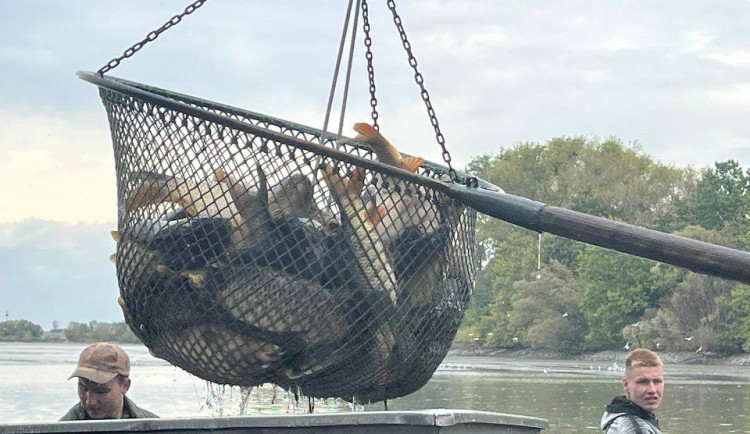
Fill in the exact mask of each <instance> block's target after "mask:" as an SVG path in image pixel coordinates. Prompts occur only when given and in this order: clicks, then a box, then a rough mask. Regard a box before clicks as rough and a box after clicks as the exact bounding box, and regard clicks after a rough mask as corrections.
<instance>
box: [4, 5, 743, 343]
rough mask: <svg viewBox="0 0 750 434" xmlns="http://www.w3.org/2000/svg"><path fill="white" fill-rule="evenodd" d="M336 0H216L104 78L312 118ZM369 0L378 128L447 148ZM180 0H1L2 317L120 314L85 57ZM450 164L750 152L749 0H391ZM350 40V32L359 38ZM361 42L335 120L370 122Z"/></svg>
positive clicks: (123, 41) (108, 53)
mask: <svg viewBox="0 0 750 434" xmlns="http://www.w3.org/2000/svg"><path fill="white" fill-rule="evenodd" d="M346 3H347V2H346V1H344V0H336V1H332V0H316V1H313V0H276V1H269V0H264V1H259V0H258V1H252V0H244V1H240V0H210V1H209V2H208V3H206V5H205V6H204V7H203V8H202V9H200V10H198V11H197V12H196V13H195V14H193V15H192V16H189V17H187V18H186V19H185V21H184V22H183V23H182V24H180V25H179V26H177V27H175V28H173V29H171V30H170V31H168V32H166V33H165V34H163V35H162V36H161V37H160V38H159V39H158V40H157V41H156V42H154V43H152V44H150V45H147V46H146V47H145V48H144V49H143V50H142V51H141V52H140V53H138V54H136V56H135V57H133V58H132V59H127V60H125V61H124V62H123V64H122V65H121V66H120V67H118V68H117V69H115V70H114V71H113V72H111V73H110V74H111V75H116V76H120V77H124V78H128V79H131V80H135V81H140V82H144V83H147V84H151V85H155V86H159V87H164V88H167V89H171V90H176V91H179V92H183V93H188V94H193V95H197V96H200V97H203V98H206V99H210V100H216V101H220V102H224V103H227V104H230V105H235V106H239V107H243V108H247V109H250V110H253V111H257V112H262V113H266V114H269V115H273V116H277V117H281V118H284V119H288V120H291V121H295V122H300V123H304V124H307V125H310V126H314V127H320V126H322V123H323V116H324V110H325V104H326V101H327V95H328V87H329V85H330V79H331V74H332V71H333V66H334V62H335V55H336V51H337V48H338V42H339V37H340V33H341V25H342V22H343V18H344V14H345V10H346ZM384 3H385V2H383V1H371V2H370V15H371V17H370V18H371V25H372V28H373V30H372V36H373V40H374V42H373V51H374V55H375V74H376V80H377V86H378V100H379V108H380V124H381V131H383V133H384V134H385V135H386V136H388V137H389V138H391V139H392V141H393V142H394V143H397V144H399V145H400V148H401V149H402V150H403V151H405V152H408V153H411V154H416V155H421V156H424V157H425V158H427V159H430V160H435V161H440V159H441V157H440V150H439V148H438V145H437V144H436V142H435V139H434V136H433V134H432V132H431V127H430V124H429V122H428V119H427V116H426V114H425V109H424V105H423V103H422V101H421V99H420V97H419V93H418V89H417V87H416V85H415V83H414V81H413V77H412V73H411V71H410V68H409V66H408V64H407V62H406V56H405V54H404V52H403V49H402V48H401V45H400V41H399V39H398V36H397V34H396V32H395V28H394V25H393V22H392V20H391V18H390V17H389V12H388V10H387V8H386V7H385V4H384ZM186 5H187V1H177V0H161V1H155V0H129V1H113V0H76V1H67V2H63V1H39V0H3V1H0V76H1V77H2V79H1V80H0V155H2V156H3V158H2V159H0V184H1V185H3V186H4V187H3V188H2V189H0V191H1V193H0V194H1V195H2V196H0V199H1V200H0V267H1V269H0V271H2V275H0V315H4V314H5V311H6V310H7V311H8V312H9V316H10V318H27V319H32V320H34V321H36V322H38V323H41V324H42V325H43V326H44V327H45V328H49V324H50V323H51V321H52V319H57V320H60V321H62V322H63V323H65V322H67V321H70V320H76V321H88V320H92V319H98V320H106V321H115V320H120V319H121V316H120V312H119V310H118V308H117V305H116V302H115V300H116V298H117V288H116V281H115V277H114V268H113V266H112V265H111V264H110V263H109V261H108V260H107V256H108V255H109V254H110V253H111V252H112V251H114V243H113V242H112V241H111V239H110V238H109V235H108V231H109V230H110V229H113V228H114V221H115V218H116V208H115V175H114V164H113V159H112V151H111V142H110V137H109V130H108V125H107V120H106V116H105V113H104V109H103V107H102V106H101V102H100V101H99V99H98V94H97V92H96V89H95V87H93V86H92V85H90V84H88V83H85V82H83V81H81V80H79V79H78V78H76V76H75V72H76V71H77V70H93V71H95V70H97V69H98V68H99V67H101V66H102V65H103V64H105V63H106V62H107V61H108V60H109V59H111V58H113V57H115V56H117V55H119V54H120V53H122V51H123V50H124V49H125V48H127V47H129V46H130V45H132V44H133V43H134V42H136V41H139V40H141V39H142V38H143V37H144V36H145V35H146V34H147V33H148V32H149V31H151V30H153V29H155V28H157V27H159V26H160V25H161V24H162V23H163V22H165V21H166V20H167V19H168V18H169V17H171V16H172V15H174V14H176V13H177V12H180V11H182V10H183V9H184V7H185V6H186ZM397 5H398V7H399V12H400V13H401V15H402V17H403V22H404V26H405V28H406V31H407V34H408V36H409V39H410V41H411V42H412V47H413V50H414V53H415V55H416V56H417V59H418V61H419V68H420V71H421V72H422V74H423V75H424V77H425V84H426V86H427V89H428V90H429V92H430V95H431V97H432V103H433V105H434V107H435V109H436V112H437V115H438V118H439V120H440V125H441V128H442V131H443V133H444V134H445V137H446V140H447V143H448V144H447V146H448V149H449V150H450V151H451V153H452V156H453V159H454V161H455V162H456V164H457V166H459V167H462V166H463V165H464V164H466V163H467V162H468V161H469V160H470V159H471V158H472V157H474V156H477V155H480V154H483V153H489V152H496V151H498V150H499V149H501V148H502V147H506V146H512V145H513V144H515V143H518V142H523V141H537V142H544V141H546V140H548V139H550V138H553V137H558V136H577V135H586V136H595V137H601V138H607V137H612V136H614V137H618V138H620V139H622V140H623V141H625V142H626V143H630V144H633V145H637V146H639V147H640V148H641V149H642V150H643V151H644V152H645V153H648V154H650V155H652V156H653V157H654V158H655V159H657V160H659V161H661V162H664V163H667V164H673V165H676V166H687V165H692V166H695V167H703V166H706V165H710V164H712V163H713V162H714V161H720V160H726V159H730V158H732V159H736V160H739V161H740V163H741V164H742V165H743V166H746V167H747V166H750V122H749V121H748V119H750V116H749V115H750V25H748V23H750V2H748V1H737V0H735V1H728V0H714V1H659V2H653V1H608V2H593V1H567V0H555V1H542V0H539V1H521V0H516V1H505V0H502V1H501V0H498V1H494V0H482V1H479V0H460V1H459V0H456V1H439V0H409V1H408V2H407V1H401V2H397ZM361 41H362V39H361V37H360V39H359V42H360V44H359V45H361ZM365 72H366V71H365V62H364V55H363V52H362V49H361V47H358V49H357V52H356V54H355V66H354V75H353V78H352V90H351V94H350V95H351V100H350V103H349V109H348V110H347V117H346V121H345V125H346V127H345V130H344V132H345V133H348V131H349V130H348V128H349V127H350V125H351V124H352V123H354V122H356V121H366V120H368V119H369V110H368V108H369V106H368V95H367V82H366V73H365Z"/></svg>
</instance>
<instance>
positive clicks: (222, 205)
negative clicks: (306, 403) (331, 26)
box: [82, 74, 476, 402]
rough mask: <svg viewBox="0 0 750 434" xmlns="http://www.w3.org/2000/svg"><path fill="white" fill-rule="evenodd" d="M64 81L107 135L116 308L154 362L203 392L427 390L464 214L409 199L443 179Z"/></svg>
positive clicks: (468, 279) (226, 112) (193, 110)
mask: <svg viewBox="0 0 750 434" xmlns="http://www.w3.org/2000/svg"><path fill="white" fill-rule="evenodd" d="M82 78H84V79H85V80H88V81H90V82H92V83H94V84H96V85H98V86H99V88H100V95H101V98H102V101H103V103H104V106H105V108H106V110H107V114H108V117H109V122H110V127H111V132H112V139H113V145H114V151H115V152H114V153H115V162H116V173H117V181H118V182H117V186H118V208H119V212H118V232H119V234H120V237H121V239H120V241H119V243H118V246H117V259H116V264H117V277H118V282H119V286H120V293H121V300H120V303H121V305H122V307H123V312H124V314H125V320H126V321H127V323H128V325H129V326H130V327H131V329H132V330H133V331H134V332H135V333H136V334H137V335H138V337H139V338H140V339H141V340H142V341H143V342H144V344H145V345H146V346H147V347H148V348H149V349H150V350H151V352H152V353H153V354H154V355H156V356H157V357H160V358H163V359H165V360H167V361H169V362H170V363H172V364H174V365H176V366H179V367H181V368H183V369H185V370H186V371H188V372H191V373H193V374H195V375H197V376H199V377H201V378H204V379H206V380H209V381H212V382H216V383H220V384H232V385H241V386H253V385H258V384H262V383H275V384H277V385H279V386H282V387H284V388H294V390H297V389H296V388H297V387H299V389H300V390H301V392H302V393H303V394H304V395H306V396H313V397H341V398H344V399H347V400H351V399H352V398H355V399H357V400H359V401H360V402H374V401H379V400H383V399H388V398H394V397H398V396H403V395H406V394H408V393H411V392H413V391H415V390H417V389H419V388H420V387H421V386H422V385H424V384H425V383H426V382H427V380H428V379H429V378H430V377H431V376H432V374H433V372H434V371H435V369H437V367H438V365H439V364H440V362H441V361H442V359H443V358H444V357H445V355H446V353H447V351H448V349H449V347H450V345H451V342H452V340H453V338H454V337H455V334H456V331H457V329H458V326H459V323H460V321H461V319H462V316H463V313H464V310H465V307H466V305H467V303H468V300H469V294H470V291H471V288H472V285H473V279H474V276H473V273H474V266H473V263H474V251H473V249H474V248H473V246H474V240H473V237H474V229H475V220H476V212H475V211H473V210H471V209H469V208H466V207H464V206H462V205H461V204H460V203H457V202H455V201H453V200H451V199H449V198H448V197H447V196H445V195H444V194H442V193H440V192H438V191H435V190H434V189H432V188H429V187H427V186H425V185H420V184H418V183H415V182H412V181H413V180H414V179H417V180H418V179H427V178H432V179H433V180H434V179H443V180H444V179H445V176H446V172H447V171H446V169H445V168H442V167H440V166H437V165H432V164H425V165H423V167H422V168H421V169H420V174H421V175H424V177H416V176H412V177H411V178H409V180H405V179H400V178H399V177H397V176H392V175H393V174H391V175H387V174H385V173H382V172H383V170H382V167H383V166H380V169H381V171H380V172H378V171H377V170H375V169H378V164H372V163H371V161H372V159H373V155H372V152H371V150H370V149H368V148H367V147H364V146H360V145H358V144H347V145H343V146H342V148H341V150H340V151H338V150H335V149H333V148H334V147H335V143H334V142H333V141H332V140H328V141H327V142H326V143H325V146H321V145H317V144H314V143H312V141H316V142H317V141H318V140H319V136H320V134H321V132H320V131H318V130H315V129H312V128H308V127H304V126H301V125H296V124H292V123H290V122H286V121H282V120H279V119H274V118H271V117H267V116H263V115H259V114H255V113H251V112H247V111H242V110H239V109H235V108H232V107H228V106H223V105H220V104H216V103H211V102H208V101H205V100H200V99H197V98H192V97H189V96H186V95H181V94H176V93H172V92H169V91H165V90H161V89H156V88H153V87H148V86H145V85H142V84H138V83H133V82H128V81H124V80H120V79H115V78H111V77H100V76H96V75H93V74H82ZM386 171H387V170H386ZM396 173H398V172H396ZM407 178H408V177H407ZM427 184H429V182H427ZM433 185H434V183H433Z"/></svg>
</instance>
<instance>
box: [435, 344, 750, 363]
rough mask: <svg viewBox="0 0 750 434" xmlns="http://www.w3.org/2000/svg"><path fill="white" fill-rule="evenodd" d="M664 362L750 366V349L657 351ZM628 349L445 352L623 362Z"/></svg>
mask: <svg viewBox="0 0 750 434" xmlns="http://www.w3.org/2000/svg"><path fill="white" fill-rule="evenodd" d="M657 352H658V353H659V356H660V357H661V358H662V360H663V361H664V363H674V364H688V365H733V366H750V353H744V354H735V355H731V356H725V355H720V354H716V353H711V352H700V353H694V352H667V351H657ZM627 354H628V352H627V351H625V350H623V351H598V352H595V353H583V354H566V353H561V352H558V351H552V350H541V349H532V348H521V349H509V348H482V347H479V346H477V345H471V344H461V343H455V344H453V346H452V347H451V349H450V351H449V352H448V355H449V356H473V357H507V358H518V359H548V360H582V361H604V362H612V361H617V362H620V363H625V357H626V356H627Z"/></svg>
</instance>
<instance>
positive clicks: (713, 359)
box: [0, 340, 750, 366]
mask: <svg viewBox="0 0 750 434" xmlns="http://www.w3.org/2000/svg"><path fill="white" fill-rule="evenodd" d="M93 342H95V341H91V342H88V341H87V342H73V341H60V340H43V341H0V343H7V344H12V343H15V344H26V345H33V344H54V345H84V344H88V343H93ZM114 343H116V344H118V345H143V343H142V342H140V341H138V342H114ZM144 347H145V345H144ZM656 353H657V354H659V357H661V359H662V360H663V361H664V363H669V364H680V365H725V366H750V353H740V354H734V355H729V356H726V355H721V354H718V353H713V352H710V351H705V352H701V353H695V352H692V351H656ZM627 354H628V352H627V351H625V350H619V351H618V350H605V351H596V352H591V353H581V354H568V353H563V352H559V351H553V350H545V349H534V348H483V347H480V346H478V345H472V344H466V343H454V344H453V346H451V348H450V350H448V354H447V355H446V356H460V357H487V358H492V357H503V358H508V359H521V360H523V359H526V360H579V361H587V362H618V363H625V357H626V356H627Z"/></svg>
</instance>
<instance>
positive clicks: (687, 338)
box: [685, 336, 693, 342]
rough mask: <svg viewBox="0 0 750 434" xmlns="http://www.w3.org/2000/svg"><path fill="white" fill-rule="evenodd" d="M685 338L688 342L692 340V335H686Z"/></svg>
mask: <svg viewBox="0 0 750 434" xmlns="http://www.w3.org/2000/svg"><path fill="white" fill-rule="evenodd" d="M685 340H686V341H688V342H690V341H692V340H693V337H692V336H689V337H686V338H685Z"/></svg>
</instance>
